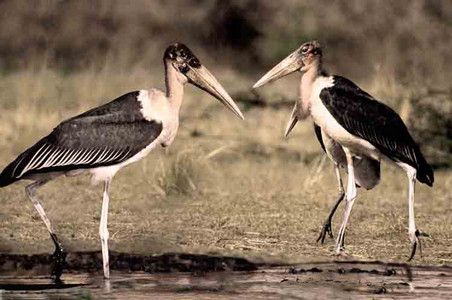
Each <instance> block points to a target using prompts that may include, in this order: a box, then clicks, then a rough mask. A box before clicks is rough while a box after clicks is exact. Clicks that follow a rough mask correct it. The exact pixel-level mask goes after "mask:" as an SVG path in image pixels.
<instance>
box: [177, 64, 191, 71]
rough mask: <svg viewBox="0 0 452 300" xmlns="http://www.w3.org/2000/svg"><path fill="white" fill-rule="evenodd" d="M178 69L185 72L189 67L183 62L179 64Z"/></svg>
mask: <svg viewBox="0 0 452 300" xmlns="http://www.w3.org/2000/svg"><path fill="white" fill-rule="evenodd" d="M179 70H180V71H181V72H182V73H184V74H185V73H187V72H188V70H189V68H188V66H187V64H186V63H183V64H181V65H180V67H179Z"/></svg>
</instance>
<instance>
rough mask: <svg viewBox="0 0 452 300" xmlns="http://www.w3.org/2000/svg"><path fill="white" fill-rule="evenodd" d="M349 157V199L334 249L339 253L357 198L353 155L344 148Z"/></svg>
mask: <svg viewBox="0 0 452 300" xmlns="http://www.w3.org/2000/svg"><path fill="white" fill-rule="evenodd" d="M344 151H345V155H346V157H347V169H348V182H347V200H346V204H345V213H344V219H343V220H342V225H341V228H340V229H339V232H338V235H337V240H336V244H335V246H334V251H335V252H336V253H337V254H339V253H340V252H341V250H342V248H343V246H344V236H345V228H346V227H347V221H348V217H349V216H350V212H351V211H352V207H353V204H354V202H355V199H356V182H355V172H354V168H353V155H352V154H351V153H350V151H349V150H348V149H347V148H344Z"/></svg>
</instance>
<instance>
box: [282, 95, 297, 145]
mask: <svg viewBox="0 0 452 300" xmlns="http://www.w3.org/2000/svg"><path fill="white" fill-rule="evenodd" d="M297 122H298V116H297V104H296V103H295V106H294V107H293V110H292V114H291V115H290V121H289V123H288V124H287V127H286V132H285V133H284V136H285V137H287V136H289V133H290V132H291V131H292V129H293V128H294V127H295V125H296V124H297Z"/></svg>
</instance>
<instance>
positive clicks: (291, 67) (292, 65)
mask: <svg viewBox="0 0 452 300" xmlns="http://www.w3.org/2000/svg"><path fill="white" fill-rule="evenodd" d="M302 66H303V61H302V60H301V54H300V49H297V50H295V51H294V52H292V53H291V54H290V55H289V56H287V57H286V58H284V59H283V60H282V61H281V62H280V63H279V64H277V65H276V66H275V67H273V69H271V70H270V71H268V72H267V74H265V75H264V76H263V77H262V78H261V79H259V81H258V82H256V84H255V85H253V88H254V89H255V88H258V87H260V86H263V85H264V84H266V83H269V82H272V81H275V80H277V79H279V78H281V77H284V76H286V75H289V74H291V73H293V72H295V71H298V70H300V68H301V67H302Z"/></svg>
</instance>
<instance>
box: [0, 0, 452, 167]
mask: <svg viewBox="0 0 452 300" xmlns="http://www.w3.org/2000/svg"><path fill="white" fill-rule="evenodd" d="M311 39H317V40H319V41H320V42H321V43H322V44H323V45H324V47H325V51H324V53H325V62H326V66H327V68H328V70H329V71H330V72H331V73H336V74H341V75H344V76H346V77H349V78H350V79H352V80H354V81H355V82H357V83H358V84H359V85H361V86H362V87H364V88H365V89H368V90H370V91H371V92H372V93H373V94H374V95H375V96H376V97H378V98H380V99H382V101H385V102H388V103H389V104H390V105H391V106H392V107H393V108H394V109H396V110H397V111H399V112H400V113H401V114H402V116H403V118H404V119H405V120H406V121H407V122H408V124H410V127H411V130H412V132H413V134H414V135H415V136H416V138H418V139H420V142H421V143H423V144H426V145H427V147H428V145H432V146H431V147H430V148H432V150H428V151H429V153H430V154H429V156H430V157H431V158H430V160H437V161H434V164H437V165H450V163H451V162H452V158H451V152H452V146H451V138H452V133H451V127H452V121H451V118H452V117H451V115H452V110H451V107H452V105H451V101H452V100H451V94H452V80H451V79H452V68H451V63H450V62H451V61H452V51H451V49H452V1H440V0H433V1H431V0H413V1H381V0H365V1H361V0H335V1H330V0H318V1H300V0H281V1H270V0H268V1H265V0H229V1H224V0H178V1H163V0H133V1H121V0H95V1H88V0H68V1H64V0H62V1H57V0H41V1H13V0H10V1H8V0H4V1H0V71H1V73H2V74H5V75H8V74H14V73H15V72H18V71H20V70H24V69H25V70H42V69H43V68H45V69H51V70H54V71H55V72H58V74H62V75H65V74H73V73H77V72H79V71H81V70H87V69H90V70H94V71H96V70H102V69H103V68H105V66H107V65H108V66H113V67H112V68H111V70H121V72H125V73H126V72H127V71H128V70H131V69H134V68H135V67H137V66H140V68H143V69H147V68H154V69H155V68H156V67H155V66H158V67H157V68H158V69H159V70H160V69H161V59H162V57H161V56H162V53H163V50H164V49H165V47H166V46H167V45H168V44H170V43H173V42H175V41H182V42H184V43H186V44H188V45H189V46H190V47H191V48H193V49H194V52H195V53H196V54H197V55H198V56H199V57H208V58H209V60H210V61H209V62H210V63H211V64H212V61H215V63H216V66H215V67H216V68H221V67H224V68H227V69H228V70H230V69H232V72H233V74H235V75H234V76H236V77H237V78H240V79H243V78H246V81H247V82H246V84H247V85H249V86H251V84H252V82H254V81H255V80H256V79H258V78H259V77H260V76H261V75H262V74H263V72H265V71H266V70H268V69H269V68H270V67H271V66H273V65H275V64H276V63H277V62H278V61H279V60H281V59H282V58H283V57H285V56H286V55H287V54H288V53H290V52H291V51H293V50H294V49H295V48H297V47H298V46H299V45H300V44H301V43H302V42H305V41H307V40H311ZM234 76H233V77H234ZM284 89H285V88H284ZM295 91H296V88H295V87H292V86H291V88H290V94H291V95H292V96H293V97H295V95H296V94H295ZM281 93H283V92H281ZM264 98H265V97H264ZM0 101H2V102H3V101H4V100H1V99H0ZM2 104H4V103H2ZM433 149H436V150H433ZM438 149H439V150H438ZM438 151H440V152H441V153H440V154H439V153H438ZM437 158H438V159H437Z"/></svg>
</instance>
